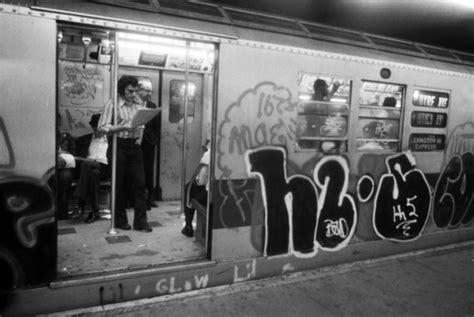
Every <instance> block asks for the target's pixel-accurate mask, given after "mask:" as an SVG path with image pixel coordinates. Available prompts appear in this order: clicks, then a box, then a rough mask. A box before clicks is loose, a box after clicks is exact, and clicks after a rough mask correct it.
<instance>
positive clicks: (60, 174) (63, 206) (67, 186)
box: [52, 113, 76, 220]
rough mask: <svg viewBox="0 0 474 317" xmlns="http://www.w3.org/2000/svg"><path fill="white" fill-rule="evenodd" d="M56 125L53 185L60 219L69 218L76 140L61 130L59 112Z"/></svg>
mask: <svg viewBox="0 0 474 317" xmlns="http://www.w3.org/2000/svg"><path fill="white" fill-rule="evenodd" d="M57 126H58V130H57V131H58V134H57V144H58V161H57V165H56V168H57V170H56V172H57V184H56V185H57V186H54V187H56V188H55V189H56V190H57V197H58V210H57V216H58V218H59V219H60V220H66V219H69V213H68V204H69V198H70V196H71V185H72V182H73V180H74V175H75V171H74V168H75V167H76V160H75V159H74V156H75V155H76V142H75V140H74V138H73V137H72V135H71V134H70V133H68V132H65V131H61V115H60V114H59V113H58V118H57ZM52 184H54V182H53V183H52Z"/></svg>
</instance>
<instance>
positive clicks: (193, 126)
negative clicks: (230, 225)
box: [58, 25, 215, 279]
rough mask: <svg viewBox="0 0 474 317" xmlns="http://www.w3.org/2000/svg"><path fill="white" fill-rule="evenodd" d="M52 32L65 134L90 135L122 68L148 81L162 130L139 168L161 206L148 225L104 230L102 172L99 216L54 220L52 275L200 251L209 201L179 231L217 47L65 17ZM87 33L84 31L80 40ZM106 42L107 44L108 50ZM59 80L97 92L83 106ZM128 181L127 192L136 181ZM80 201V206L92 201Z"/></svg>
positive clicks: (106, 204)
mask: <svg viewBox="0 0 474 317" xmlns="http://www.w3.org/2000/svg"><path fill="white" fill-rule="evenodd" d="M59 32H60V33H61V34H62V39H61V40H60V44H59V45H60V52H59V55H58V71H59V72H60V74H59V76H58V89H59V92H58V93H59V95H60V98H59V99H60V100H59V105H58V108H59V113H60V114H61V118H62V124H65V125H66V128H70V129H71V128H72V130H73V131H68V132H71V134H72V136H73V137H81V136H83V135H87V133H90V131H91V128H90V127H89V125H88V123H89V121H90V116H91V115H92V114H94V113H101V112H102V109H103V105H104V103H105V102H106V101H107V100H109V99H110V98H113V96H114V92H113V89H114V88H113V87H116V85H114V84H113V83H114V82H115V81H116V80H118V79H120V77H121V76H122V75H131V76H135V77H137V78H138V79H139V80H142V79H144V80H145V81H147V82H149V83H150V85H151V88H150V89H147V90H149V91H148V93H149V100H150V101H151V102H152V103H154V104H155V105H156V106H157V107H158V108H160V109H161V112H160V114H159V116H157V117H156V118H154V119H153V120H155V121H157V126H158V127H159V128H158V131H155V134H154V135H153V137H152V139H153V140H152V152H151V155H150V159H151V164H150V166H149V167H148V168H146V167H145V174H146V175H145V176H146V177H148V178H149V179H150V180H151V188H150V189H149V192H151V196H152V201H153V202H154V203H156V204H157V205H158V207H151V209H150V210H148V211H147V217H148V223H149V224H150V226H151V227H152V229H153V231H152V232H151V233H144V232H140V231H135V230H130V231H125V230H121V229H116V234H110V233H111V230H109V229H110V228H112V227H113V226H111V222H110V219H111V213H113V210H111V201H112V199H113V191H112V190H111V187H112V186H111V184H112V180H111V179H105V180H101V186H100V209H101V210H100V214H101V219H100V220H98V221H95V222H93V223H85V222H84V220H85V219H84V218H85V216H86V215H82V216H79V217H75V218H72V219H71V218H70V219H66V220H60V221H59V224H58V228H59V238H58V240H59V242H58V273H59V278H60V279H70V278H73V277H77V276H80V275H86V276H90V275H94V274H101V273H102V272H103V270H104V269H106V270H107V271H112V272H115V271H122V270H124V269H126V270H135V269H136V268H139V267H153V266H158V265H163V264H169V263H176V262H183V261H195V260H200V259H205V258H206V257H207V253H206V243H207V241H206V234H205V233H206V228H207V206H202V207H203V208H202V209H201V210H200V211H201V212H200V213H196V216H195V217H194V226H195V229H197V230H196V235H195V236H194V237H187V236H185V235H183V234H182V233H181V230H182V227H183V224H184V213H183V209H184V205H183V201H185V197H184V196H183V195H185V194H186V191H185V188H184V186H185V184H186V183H187V182H189V181H190V179H191V178H192V176H193V174H194V171H195V170H196V168H197V166H198V165H199V162H200V159H201V156H202V153H203V151H202V148H203V147H202V146H203V145H205V144H206V140H208V139H210V136H211V120H210V118H211V110H212V104H213V92H214V88H213V85H214V58H215V48H214V45H213V44H206V43H194V42H189V41H183V40H177V39H170V38H162V37H157V36H149V35H140V34H134V33H125V32H113V31H112V30H103V31H97V30H88V29H86V28H78V27H73V26H69V25H61V26H60V27H59ZM105 36H106V37H107V39H104V37H105ZM84 37H86V38H90V42H89V41H88V40H87V42H89V43H88V44H87V45H86V44H84V41H83V38H84ZM104 43H105V44H107V45H108V49H107V50H105V51H104V50H103V45H104ZM103 52H106V53H109V57H108V58H107V57H105V58H104V56H101V55H102V53H103ZM84 54H86V55H84ZM96 58H97V59H96ZM101 58H102V59H101ZM66 67H67V69H66ZM114 74H117V75H116V76H115V75H114ZM65 81H69V82H68V83H65ZM65 87H82V89H83V91H84V94H85V93H86V92H90V93H91V92H94V95H93V96H89V99H88V100H86V99H85V98H83V99H81V102H82V103H81V104H80V105H78V102H77V101H74V102H73V101H72V100H67V102H65V101H64V99H65V98H63V97H64V96H66V97H68V98H69V96H70V95H69V94H68V93H67V92H65V91H64V89H65ZM186 87H187V90H186ZM137 97H138V92H137ZM186 107H187V109H186ZM186 116H187V120H185V118H186ZM185 125H186V126H185ZM145 138H146V134H145V136H144V139H145ZM109 140H110V139H109ZM142 142H143V141H142ZM185 145H186V146H185ZM109 146H111V143H110V141H109ZM144 159H145V158H144ZM111 164H112V162H109V166H111ZM112 170H113V169H112ZM112 179H113V177H112ZM75 182H77V181H76V180H75V181H73V188H72V189H71V190H72V191H71V196H70V199H69V204H68V209H69V210H71V209H74V207H75V204H76V201H75V198H74V195H73V194H72V193H73V192H74V186H75ZM129 185H130V187H129V188H130V190H133V183H132V182H129ZM130 197H132V195H130ZM133 203H134V202H133V201H130V202H129V206H128V208H127V214H128V215H127V216H128V221H129V223H132V221H133V219H134V211H133V210H134V209H133ZM85 209H86V214H87V211H88V210H89V209H90V206H89V205H86V208H85ZM196 242H197V243H196Z"/></svg>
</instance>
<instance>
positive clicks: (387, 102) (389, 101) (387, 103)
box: [382, 96, 397, 107]
mask: <svg viewBox="0 0 474 317" xmlns="http://www.w3.org/2000/svg"><path fill="white" fill-rule="evenodd" d="M382 106H384V107H396V106H397V99H395V97H393V96H388V97H385V99H384V100H383V104H382Z"/></svg>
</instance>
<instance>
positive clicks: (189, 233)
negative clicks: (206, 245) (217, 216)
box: [181, 225, 194, 238]
mask: <svg viewBox="0 0 474 317" xmlns="http://www.w3.org/2000/svg"><path fill="white" fill-rule="evenodd" d="M181 233H182V234H184V235H185V236H186V237H189V238H191V237H192V236H194V230H193V227H192V226H188V225H186V226H184V228H183V230H181Z"/></svg>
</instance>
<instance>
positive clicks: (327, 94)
mask: <svg viewBox="0 0 474 317" xmlns="http://www.w3.org/2000/svg"><path fill="white" fill-rule="evenodd" d="M340 85H341V84H340V83H339V82H337V81H336V82H334V84H333V87H332V89H331V91H329V86H328V84H327V83H326V81H325V80H324V79H320V78H319V79H316V80H315V81H314V84H313V89H314V93H313V96H312V97H311V100H314V101H331V98H332V96H333V95H334V94H335V93H336V91H337V90H338V89H339V86H340Z"/></svg>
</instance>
